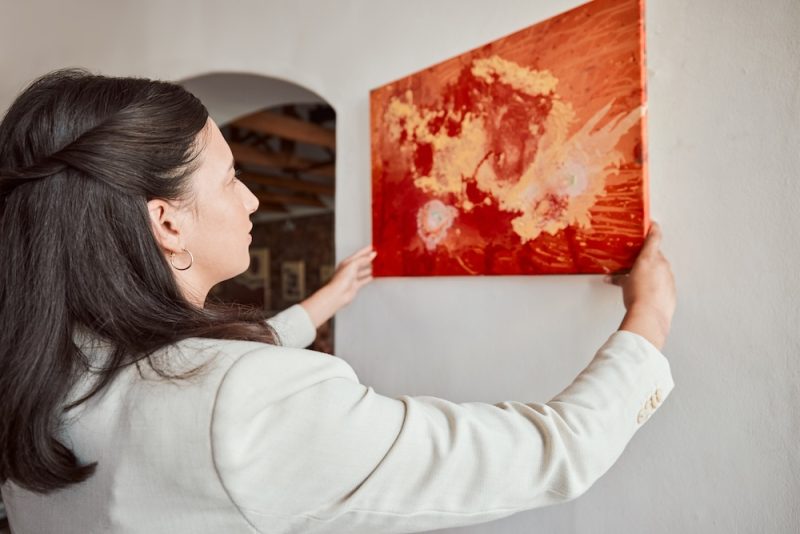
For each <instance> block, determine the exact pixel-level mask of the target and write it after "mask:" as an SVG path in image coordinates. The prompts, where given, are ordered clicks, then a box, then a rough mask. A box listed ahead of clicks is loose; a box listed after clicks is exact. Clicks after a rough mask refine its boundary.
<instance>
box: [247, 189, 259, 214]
mask: <svg viewBox="0 0 800 534" xmlns="http://www.w3.org/2000/svg"><path fill="white" fill-rule="evenodd" d="M245 189H246V190H247V198H246V199H245V203H244V205H245V207H246V208H247V210H248V212H249V213H254V212H255V211H256V210H257V209H258V205H259V201H258V197H257V196H255V195H254V194H253V192H252V191H250V188H249V187H247V186H245Z"/></svg>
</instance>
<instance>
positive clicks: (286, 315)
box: [267, 304, 317, 349]
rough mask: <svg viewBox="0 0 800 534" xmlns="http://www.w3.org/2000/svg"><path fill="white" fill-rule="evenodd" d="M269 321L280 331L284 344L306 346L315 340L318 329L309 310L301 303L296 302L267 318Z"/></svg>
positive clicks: (296, 346) (297, 346) (300, 347)
mask: <svg viewBox="0 0 800 534" xmlns="http://www.w3.org/2000/svg"><path fill="white" fill-rule="evenodd" d="M267 323H268V324H269V325H270V326H272V328H274V329H275V331H276V332H277V333H278V339H279V340H280V342H281V345H282V346H285V347H294V348H299V349H302V348H305V347H308V346H309V345H311V344H312V343H313V342H314V339H315V338H316V337H317V329H316V327H314V323H313V322H312V321H311V317H310V316H309V315H308V312H307V311H306V309H305V308H303V307H302V306H301V305H300V304H294V305H293V306H290V307H288V308H286V309H285V310H283V311H282V312H280V313H278V314H276V315H273V316H272V317H270V318H269V319H267Z"/></svg>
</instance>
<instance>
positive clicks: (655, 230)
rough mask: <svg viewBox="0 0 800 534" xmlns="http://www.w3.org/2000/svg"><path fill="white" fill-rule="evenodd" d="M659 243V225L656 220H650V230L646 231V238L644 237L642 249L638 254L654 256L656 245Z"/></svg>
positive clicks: (656, 250) (656, 249)
mask: <svg viewBox="0 0 800 534" xmlns="http://www.w3.org/2000/svg"><path fill="white" fill-rule="evenodd" d="M660 244H661V226H660V225H659V224H658V223H657V222H655V221H651V225H650V232H648V234H647V239H645V241H644V245H643V246H642V250H641V252H640V253H639V254H644V255H646V256H655V255H656V254H657V252H658V247H659V245H660Z"/></svg>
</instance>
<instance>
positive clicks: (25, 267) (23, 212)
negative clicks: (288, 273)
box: [0, 69, 278, 493]
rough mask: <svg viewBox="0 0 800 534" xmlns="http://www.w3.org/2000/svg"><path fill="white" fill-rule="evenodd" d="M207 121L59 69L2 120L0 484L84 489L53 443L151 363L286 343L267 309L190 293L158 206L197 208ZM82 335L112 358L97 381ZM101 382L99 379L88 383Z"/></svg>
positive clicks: (160, 89)
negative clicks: (220, 342)
mask: <svg viewBox="0 0 800 534" xmlns="http://www.w3.org/2000/svg"><path fill="white" fill-rule="evenodd" d="M207 118H208V111H207V110H206V108H205V107H204V106H203V104H202V103H201V102H200V101H199V100H198V99H197V98H196V97H195V96H194V95H192V94H191V93H189V92H188V91H186V90H185V89H184V88H182V87H181V86H179V85H176V84H172V83H168V82H164V81H155V80H148V79H145V78H119V77H106V76H100V75H95V74H91V73H89V72H88V71H86V70H83V69H62V70H58V71H54V72H51V73H49V74H46V75H44V76H42V77H40V78H38V79H37V80H35V81H34V82H33V83H32V84H31V85H29V86H28V87H27V88H26V89H25V90H24V91H23V92H22V93H21V94H20V95H19V96H18V97H17V99H16V100H15V101H14V102H13V104H12V105H11V107H10V108H9V109H8V111H7V113H6V115H5V117H4V119H3V121H2V123H0V482H2V483H5V481H6V480H12V481H13V482H14V483H16V484H18V485H19V486H21V487H24V488H27V489H29V490H31V491H36V492H39V493H47V492H49V491H51V490H54V489H58V488H63V487H66V486H68V485H70V484H74V483H78V482H81V481H83V480H85V479H87V478H88V477H89V476H91V474H92V473H93V472H94V470H95V468H96V466H97V463H96V462H94V463H89V464H86V465H80V464H79V462H78V460H77V458H76V456H75V454H74V453H73V452H72V450H70V449H69V448H68V447H66V446H65V445H64V444H63V443H61V442H60V441H59V439H58V433H59V430H60V429H61V428H62V425H63V416H64V415H65V413H66V412H67V410H69V409H70V408H73V407H75V406H77V405H79V404H81V403H83V402H85V401H86V400H88V399H89V398H91V397H92V396H94V395H95V394H96V393H97V392H99V391H100V390H102V389H103V388H104V387H105V386H107V385H108V384H109V383H110V382H111V381H112V380H113V378H114V377H115V376H116V374H117V373H118V372H119V371H120V370H121V369H122V368H124V367H126V366H128V365H132V364H135V365H136V366H137V367H138V366H139V363H140V361H141V360H144V359H146V360H147V363H148V364H149V365H150V367H152V368H153V369H154V370H155V371H156V372H157V373H158V374H159V375H160V376H165V377H169V378H177V379H182V378H187V377H188V376H190V375H192V374H193V373H194V372H195V371H197V369H194V370H192V371H190V372H187V373H183V374H180V375H170V374H168V373H167V372H166V370H165V369H164V368H159V365H158V364H157V362H154V361H153V358H151V357H152V356H153V353H155V352H156V351H157V350H158V349H160V348H163V347H165V346H167V345H170V344H173V343H175V342H178V341H181V340H183V339H186V338H190V337H202V338H212V339H242V340H250V341H261V342H265V343H271V344H277V343H278V339H277V335H276V333H275V331H274V330H273V329H272V328H271V327H270V326H269V325H268V324H267V323H266V322H265V320H264V319H265V317H264V315H263V312H261V311H259V310H256V309H254V308H245V307H241V306H236V305H224V304H222V303H220V302H214V303H209V304H207V305H206V306H205V308H200V307H197V306H195V305H193V304H191V303H190V302H189V301H188V300H187V299H186V298H185V297H184V296H183V295H182V293H181V291H180V290H179V287H178V285H177V282H176V279H175V278H174V276H173V274H172V272H171V270H170V266H169V263H168V262H167V261H166V258H165V256H164V253H163V252H162V251H161V250H160V248H159V245H158V243H157V241H156V239H155V237H154V235H153V231H152V228H151V226H150V218H149V214H148V210H147V201H148V200H151V199H153V198H163V199H169V200H175V201H186V202H190V205H191V199H192V194H191V193H192V190H191V186H190V183H191V182H190V180H189V178H190V176H191V174H192V172H194V171H195V170H196V168H197V165H198V160H197V156H198V154H199V153H200V152H201V150H202V148H203V147H202V144H203V140H204V139H205V135H203V134H204V132H205V126H206V121H207ZM76 328H78V329H83V330H85V331H87V332H89V333H90V334H91V335H92V336H95V337H97V338H99V339H102V340H103V342H105V343H108V345H107V346H108V347H111V349H110V354H109V356H108V360H107V362H106V364H105V365H104V366H103V368H102V371H101V372H99V373H98V375H97V380H96V381H95V382H94V385H93V387H91V388H90V389H89V391H88V393H86V394H85V395H83V396H82V397H81V398H79V399H77V400H75V401H74V402H71V403H69V404H67V403H66V400H67V398H68V395H69V394H70V392H71V391H72V388H73V387H75V385H76V384H77V382H78V380H79V379H81V378H82V377H84V376H86V375H87V373H89V372H90V365H89V363H90V361H89V357H88V356H87V355H86V354H84V353H83V352H82V351H81V350H80V346H79V345H76V343H75V342H74V337H73V335H74V332H75V329H76ZM92 372H94V371H92Z"/></svg>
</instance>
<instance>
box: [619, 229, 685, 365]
mask: <svg viewBox="0 0 800 534" xmlns="http://www.w3.org/2000/svg"><path fill="white" fill-rule="evenodd" d="M660 244H661V227H660V226H659V225H658V223H655V222H653V223H652V224H651V226H650V232H649V233H648V234H647V239H646V240H645V242H644V245H643V246H642V250H641V251H640V252H639V256H638V257H637V258H636V261H635V262H634V264H633V268H631V270H630V272H629V273H627V274H616V275H612V276H609V277H606V281H607V282H609V283H612V284H614V285H618V286H620V287H621V288H622V299H623V302H624V304H625V309H626V310H627V313H626V314H625V318H624V319H623V320H622V324H620V326H619V329H620V330H627V331H630V332H634V333H636V334H639V335H641V336H642V337H644V338H646V339H647V340H648V341H650V342H651V343H652V344H653V345H655V346H656V347H657V348H658V349H659V350H660V349H661V348H662V347H663V346H664V343H665V342H666V340H667V334H669V329H670V325H671V324H672V316H673V314H674V313H675V305H676V293H675V279H674V277H673V275H672V269H671V268H670V265H669V262H668V261H667V259H666V258H665V257H664V255H663V254H662V253H661V250H660V249H659V245H660Z"/></svg>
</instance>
